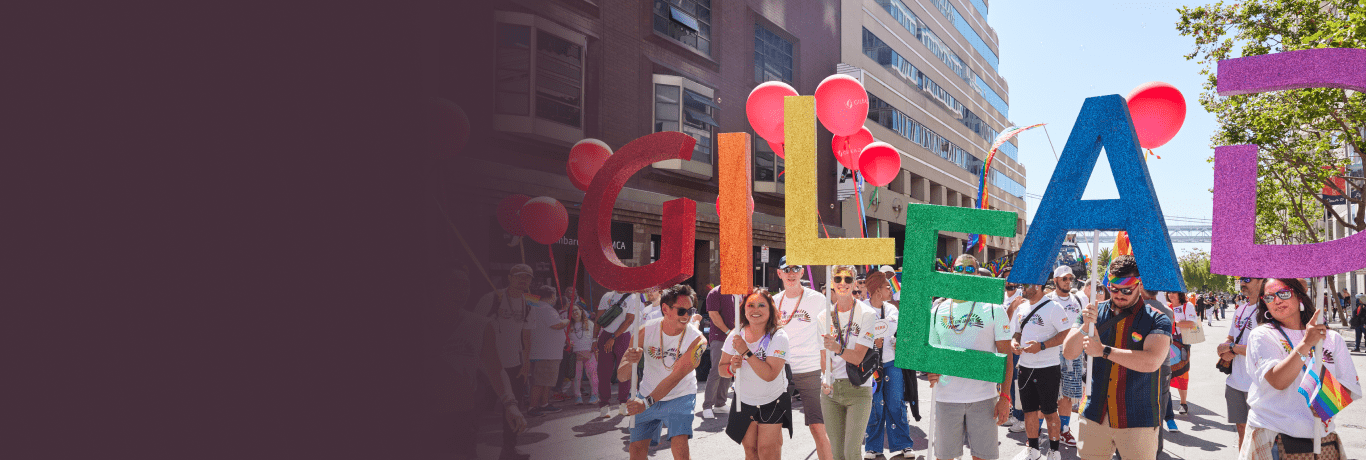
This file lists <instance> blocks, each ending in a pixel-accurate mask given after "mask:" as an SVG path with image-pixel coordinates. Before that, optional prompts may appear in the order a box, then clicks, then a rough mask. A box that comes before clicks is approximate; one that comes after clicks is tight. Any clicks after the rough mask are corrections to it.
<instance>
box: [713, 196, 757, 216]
mask: <svg viewBox="0 0 1366 460" xmlns="http://www.w3.org/2000/svg"><path fill="white" fill-rule="evenodd" d="M749 213H750V214H754V197H752V196H751V197H749ZM716 215H718V216H719V215H721V200H719V199H718V200H716Z"/></svg>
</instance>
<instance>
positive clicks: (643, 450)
mask: <svg viewBox="0 0 1366 460" xmlns="http://www.w3.org/2000/svg"><path fill="white" fill-rule="evenodd" d="M696 299H697V295H696V294H694V293H693V290H692V287H690V286H688V285H684V284H680V285H676V286H674V287H671V288H668V289H665V290H663V291H662V292H660V296H659V300H660V304H661V305H662V310H663V313H664V317H663V318H660V319H656V320H654V321H651V322H649V323H646V324H644V325H642V326H641V327H640V333H639V334H635V335H633V336H632V337H631V344H630V345H631V348H630V349H629V350H627V351H626V353H625V355H624V356H623V357H622V359H621V365H620V367H618V368H617V379H618V380H620V381H623V382H630V381H631V373H633V372H635V371H636V366H635V364H636V363H638V362H641V361H642V360H643V361H644V362H645V364H644V372H643V373H642V374H641V377H640V381H639V387H638V389H637V394H635V395H633V397H632V398H631V400H630V401H627V402H626V415H634V416H636V419H635V425H634V426H633V427H631V441H630V444H629V447H628V450H629V452H630V456H631V459H632V460H645V458H646V457H647V456H648V455H649V450H650V441H652V440H654V439H655V438H657V437H658V436H659V434H660V431H661V427H662V426H663V425H666V424H667V425H668V427H669V449H670V450H671V451H672V452H673V458H674V460H685V459H687V458H690V454H689V451H688V440H689V439H691V438H692V424H693V408H694V407H696V404H697V365H698V363H700V362H701V360H702V354H703V353H705V352H706V349H707V340H706V337H704V336H703V335H702V332H701V331H698V330H697V327H695V326H694V325H693V324H692V316H693V315H691V314H690V313H689V311H690V310H691V309H692V306H693V304H694V302H696ZM647 348H648V349H649V350H650V352H649V354H648V355H647V354H646V353H645V350H646V349H647Z"/></svg>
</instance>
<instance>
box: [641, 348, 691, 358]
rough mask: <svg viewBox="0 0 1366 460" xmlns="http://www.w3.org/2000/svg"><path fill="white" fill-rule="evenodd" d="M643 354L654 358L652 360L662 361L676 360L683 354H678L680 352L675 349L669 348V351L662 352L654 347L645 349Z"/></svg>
mask: <svg viewBox="0 0 1366 460" xmlns="http://www.w3.org/2000/svg"><path fill="white" fill-rule="evenodd" d="M645 353H646V354H647V355H649V356H650V357H651V358H654V359H664V358H673V359H678V358H680V357H682V356H683V353H680V352H679V351H678V349H677V348H670V349H667V350H664V349H661V348H659V347H656V346H650V347H649V348H646V349H645Z"/></svg>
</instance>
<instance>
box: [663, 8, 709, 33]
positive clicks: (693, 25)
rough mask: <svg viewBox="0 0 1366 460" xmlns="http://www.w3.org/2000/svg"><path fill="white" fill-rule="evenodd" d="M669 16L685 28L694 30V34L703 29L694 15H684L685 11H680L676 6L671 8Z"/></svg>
mask: <svg viewBox="0 0 1366 460" xmlns="http://www.w3.org/2000/svg"><path fill="white" fill-rule="evenodd" d="M669 16H670V17H672V18H673V20H674V21H677V22H678V23H679V24H682V25H683V27H687V28H689V29H692V31H693V32H697V31H698V30H699V29H701V26H699V25H698V24H697V19H695V18H693V17H692V15H690V14H688V13H684V12H683V10H680V9H678V7H676V6H670V7H669Z"/></svg>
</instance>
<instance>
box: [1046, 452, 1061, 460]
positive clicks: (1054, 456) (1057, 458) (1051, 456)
mask: <svg viewBox="0 0 1366 460" xmlns="http://www.w3.org/2000/svg"><path fill="white" fill-rule="evenodd" d="M1048 460H1062V452H1058V451H1056V450H1052V451H1049V452H1048Z"/></svg>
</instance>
